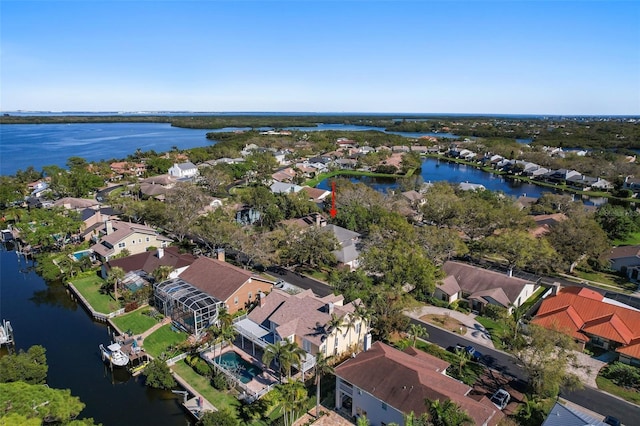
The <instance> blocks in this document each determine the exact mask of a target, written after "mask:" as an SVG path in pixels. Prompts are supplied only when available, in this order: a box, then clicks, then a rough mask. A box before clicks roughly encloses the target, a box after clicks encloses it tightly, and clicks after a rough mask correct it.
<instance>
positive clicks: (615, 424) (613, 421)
mask: <svg viewBox="0 0 640 426" xmlns="http://www.w3.org/2000/svg"><path fill="white" fill-rule="evenodd" d="M603 421H604V422H605V423H606V424H608V425H611V426H620V425H621V424H622V423H620V420H618V419H617V418H615V417H613V416H607V417H605V418H604V420H603Z"/></svg>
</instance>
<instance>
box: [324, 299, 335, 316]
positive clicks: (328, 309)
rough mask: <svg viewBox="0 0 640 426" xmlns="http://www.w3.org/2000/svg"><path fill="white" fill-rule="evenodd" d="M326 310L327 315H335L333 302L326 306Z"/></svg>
mask: <svg viewBox="0 0 640 426" xmlns="http://www.w3.org/2000/svg"><path fill="white" fill-rule="evenodd" d="M325 308H326V309H327V313H328V314H329V315H331V314H332V313H333V302H329V303H327V304H326V305H325Z"/></svg>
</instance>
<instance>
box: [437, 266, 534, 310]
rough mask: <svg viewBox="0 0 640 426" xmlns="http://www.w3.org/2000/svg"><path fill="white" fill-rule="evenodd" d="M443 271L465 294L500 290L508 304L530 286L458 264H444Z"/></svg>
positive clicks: (501, 274)
mask: <svg viewBox="0 0 640 426" xmlns="http://www.w3.org/2000/svg"><path fill="white" fill-rule="evenodd" d="M443 269H444V271H445V272H446V274H447V275H453V276H454V277H455V278H456V281H457V282H458V284H459V285H460V288H461V289H462V290H463V291H464V292H465V293H469V294H471V295H473V294H474V293H476V292H481V291H485V290H491V289H495V288H501V289H502V291H503V292H504V294H505V296H506V297H507V299H508V300H509V303H515V302H516V300H517V298H518V296H519V295H520V293H521V292H522V290H523V289H524V287H525V286H526V285H527V284H531V281H527V280H523V279H521V278H516V277H510V276H508V275H506V274H503V273H499V272H494V271H489V270H487V269H483V268H478V267H476V266H472V265H467V264H465V263H460V262H452V261H448V262H445V264H444V266H443Z"/></svg>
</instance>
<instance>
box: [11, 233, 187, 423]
mask: <svg viewBox="0 0 640 426" xmlns="http://www.w3.org/2000/svg"><path fill="white" fill-rule="evenodd" d="M33 266H34V265H33V262H31V261H27V260H25V259H24V258H23V257H18V256H17V255H16V253H15V252H13V251H7V250H6V249H5V248H4V247H3V246H2V245H0V320H1V319H6V320H8V321H11V325H12V326H13V329H14V334H15V341H16V349H18V350H21V349H22V350H25V351H26V350H27V349H28V348H29V347H30V346H32V345H42V346H44V347H45V348H46V351H47V352H46V355H47V363H48V365H49V374H48V377H47V383H48V384H49V386H51V387H53V388H60V389H70V390H71V394H72V395H73V396H77V397H79V398H80V400H81V401H82V402H84V403H85V404H86V407H85V409H84V410H83V411H82V412H81V413H80V417H81V418H86V417H93V419H94V420H95V421H96V422H97V423H102V424H103V425H104V426H111V425H138V426H140V425H163V426H164V425H168V426H174V425H175V426H184V425H189V424H190V422H189V418H188V417H187V414H186V411H184V409H183V408H182V406H181V405H180V401H181V399H180V400H179V399H177V396H176V395H174V394H172V393H171V392H166V391H157V390H151V389H148V388H146V387H145V386H144V384H143V380H142V379H141V378H137V379H136V378H130V377H129V375H128V373H126V371H124V370H115V373H116V374H115V375H114V374H112V372H111V371H110V370H109V369H108V368H107V367H106V365H105V364H104V363H103V362H102V359H101V358H100V353H99V350H98V345H100V344H101V343H107V344H108V343H109V331H108V328H107V326H106V325H104V324H102V323H96V322H93V321H92V320H91V319H90V317H89V316H88V314H87V313H86V312H85V311H84V309H83V308H82V306H80V305H79V304H78V303H76V302H74V301H73V300H72V299H71V298H70V297H69V295H68V294H67V292H66V289H65V287H64V286H63V285H62V284H61V283H49V284H47V283H46V282H45V281H44V280H43V279H42V278H41V277H40V276H39V275H37V274H36V273H35V271H34V270H33Z"/></svg>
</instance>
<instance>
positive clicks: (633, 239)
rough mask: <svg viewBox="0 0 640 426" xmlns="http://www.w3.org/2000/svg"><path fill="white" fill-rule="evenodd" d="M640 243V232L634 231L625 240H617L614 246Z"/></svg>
mask: <svg viewBox="0 0 640 426" xmlns="http://www.w3.org/2000/svg"><path fill="white" fill-rule="evenodd" d="M638 244H640V232H634V233H632V234H631V235H629V237H628V238H627V239H625V240H615V241H614V242H613V245H614V246H635V245H638Z"/></svg>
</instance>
